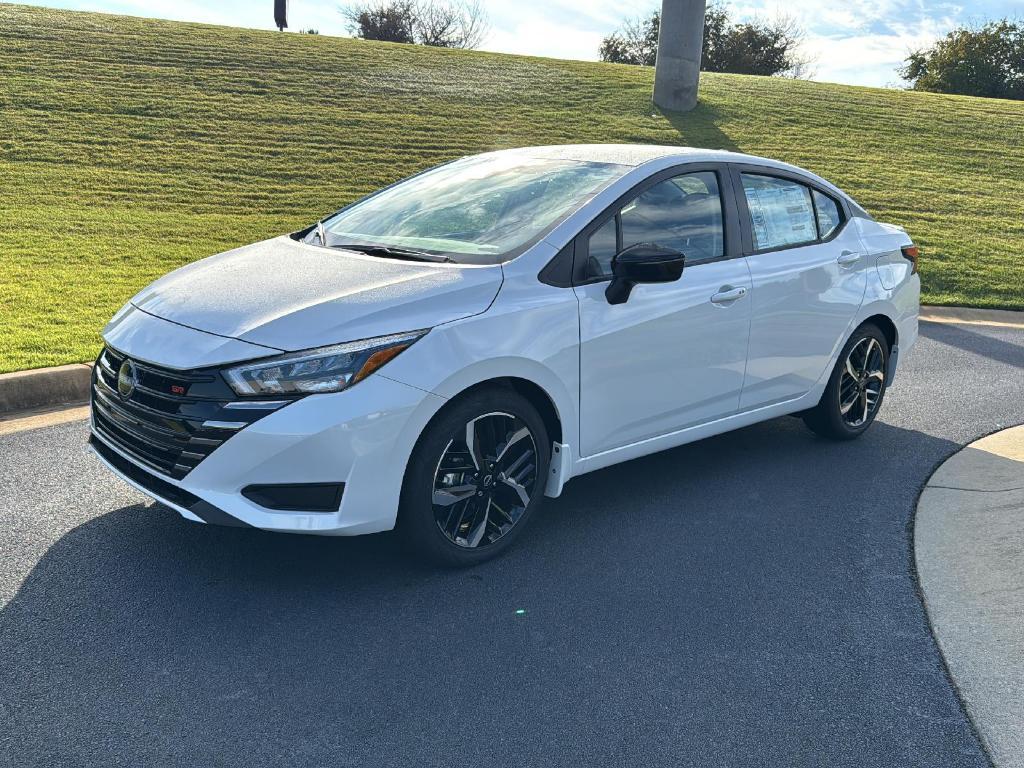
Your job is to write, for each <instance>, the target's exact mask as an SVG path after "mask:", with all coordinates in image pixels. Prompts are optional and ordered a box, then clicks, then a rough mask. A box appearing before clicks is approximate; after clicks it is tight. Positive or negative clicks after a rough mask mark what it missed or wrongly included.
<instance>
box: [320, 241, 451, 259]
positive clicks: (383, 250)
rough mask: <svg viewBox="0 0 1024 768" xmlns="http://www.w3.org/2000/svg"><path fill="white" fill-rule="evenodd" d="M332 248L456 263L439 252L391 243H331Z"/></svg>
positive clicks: (400, 257)
mask: <svg viewBox="0 0 1024 768" xmlns="http://www.w3.org/2000/svg"><path fill="white" fill-rule="evenodd" d="M331 248H341V249H342V250H345V251H358V252H359V253H365V254H368V255H370V256H381V257H383V258H385V259H409V260H411V261H432V262H437V263H449V264H454V263H455V260H454V259H451V258H449V257H448V256H442V255H441V254H438V253H426V252H424V251H414V250H411V249H409V248H396V247H394V246H391V245H363V244H360V243H346V244H343V245H336V244H334V243H331Z"/></svg>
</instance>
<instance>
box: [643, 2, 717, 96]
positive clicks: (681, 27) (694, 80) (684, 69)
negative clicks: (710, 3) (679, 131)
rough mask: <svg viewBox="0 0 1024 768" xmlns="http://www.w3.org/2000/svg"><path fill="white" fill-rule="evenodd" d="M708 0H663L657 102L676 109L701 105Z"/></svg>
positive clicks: (656, 87) (655, 78)
mask: <svg viewBox="0 0 1024 768" xmlns="http://www.w3.org/2000/svg"><path fill="white" fill-rule="evenodd" d="M706 10H707V0H662V3H661V33H660V34H659V35H658V64H657V69H656V70H655V73H654V103H655V104H656V105H657V106H659V107H661V108H662V109H666V110H670V111H672V112H689V111H690V110H691V109H693V108H694V107H696V106H697V86H698V85H699V84H700V54H701V49H702V48H703V46H704V13H705V11H706Z"/></svg>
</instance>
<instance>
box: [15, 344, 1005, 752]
mask: <svg viewBox="0 0 1024 768" xmlns="http://www.w3.org/2000/svg"><path fill="white" fill-rule="evenodd" d="M923 333H924V338H922V340H921V343H920V344H919V346H918V347H917V348H916V349H915V350H914V352H913V354H912V355H910V356H909V357H908V358H906V359H905V360H904V365H903V367H902V370H901V372H900V376H899V379H898V381H897V383H896V386H895V387H894V388H893V389H892V390H891V391H890V393H889V395H888V398H887V401H886V403H885V406H884V408H883V413H882V416H881V421H880V422H879V423H877V424H876V425H875V426H874V427H873V428H872V429H871V430H870V432H869V433H868V434H867V435H866V436H865V437H864V438H863V439H862V440H860V441H858V442H855V443H852V444H833V443H829V442H825V441H823V440H820V439H818V438H816V437H814V436H813V435H812V434H811V433H810V432H808V431H806V430H805V429H804V427H803V425H802V424H801V423H800V422H799V421H797V420H795V419H789V418H786V419H780V420H776V421H772V422H769V423H767V424H762V425H758V426H755V427H751V428H748V429H745V430H742V431H739V432H736V433H733V434H730V435H725V436H722V437H718V438H714V439H711V440H707V441H704V442H700V443H696V444H694V445H690V446H686V447H683V448H680V449H676V450H673V451H669V452H666V453H663V454H660V455H657V456H652V457H649V458H645V459H641V460H637V461H634V462H631V463H628V464H625V465H622V466H618V467H614V468H611V469H608V470H604V471H602V472H598V473H595V474H592V475H589V476H585V477H582V478H578V479H576V480H574V481H572V482H571V483H570V484H569V485H568V486H567V488H566V493H565V495H564V496H563V497H562V498H561V499H560V500H558V501H555V502H551V503H549V504H548V505H547V507H546V508H545V510H544V514H543V515H542V516H540V517H538V518H537V519H536V521H535V523H536V525H535V527H534V530H533V531H532V535H527V536H524V537H523V539H522V540H521V543H520V545H519V546H518V548H517V549H516V550H514V551H513V552H512V553H510V554H509V555H508V556H507V557H505V558H503V559H501V560H499V561H498V562H494V563H490V564H487V565H485V566H483V567H480V568H477V569H475V570H472V571H468V572H456V573H452V572H435V571H430V570H426V569H424V568H422V567H418V566H414V565H411V564H409V563H407V562H406V561H404V560H403V559H402V557H401V555H400V552H399V550H398V548H397V546H396V545H395V542H394V541H393V540H392V538H391V537H390V536H387V535H381V536H374V537H368V538H362V539H350V540H336V539H318V538H306V537H294V536H280V535H271V534H265V533H262V532H259V531H246V530H240V529H226V528H213V527H204V526H200V525H197V524H192V523H188V522H186V521H184V520H181V519H179V518H178V517H177V515H175V514H174V513H172V512H169V511H167V510H165V509H163V508H161V507H158V506H155V505H152V504H150V503H148V502H146V501H145V500H144V499H143V497H141V496H140V495H138V494H136V493H135V492H134V491H131V490H130V489H128V488H127V487H125V486H124V485H122V484H121V483H120V482H118V481H117V480H115V479H113V478H112V477H111V476H110V475H108V474H107V472H106V471H105V470H104V469H103V468H101V466H100V465H99V464H98V462H96V461H95V459H93V458H92V457H91V456H89V455H87V454H86V452H85V449H84V441H85V436H86V429H85V425H84V424H83V423H76V424H68V425H63V426H58V427H53V428H50V429H44V430H37V431H32V432H23V433H20V434H15V435H10V436H7V437H4V438H0V542H2V544H0V553H2V558H0V606H2V608H0V765H4V766H18V767H19V768H21V767H22V766H36V765H38V766H55V765H76V766H77V765H83V766H86V765H87V766H112V765H132V766H137V765H161V766H173V765H202V766H212V765H217V766H221V765H223V766H235V765H239V766H246V768H254V767H255V766H265V765H266V766H284V765H303V766H312V765H317V766H320V765H331V766H349V765H352V766H373V767H374V768H379V767H382V766H413V765H415V766H428V765H436V766H453V765H460V766H485V765H486V766H505V765H508V766H546V765H552V766H556V765H557V766H570V765H573V766H575V765H581V766H584V765H585V766H616V767H622V766H644V767H645V768H646V767H648V766H701V768H708V767H710V766H748V765H749V766H775V765H778V766H787V767H791V766H858V768H863V767H864V766H872V767H875V766H898V768H909V767H910V766H924V767H927V768H941V767H942V766H985V765H987V760H986V758H985V756H984V754H983V753H982V751H981V748H980V746H979V744H978V741H977V739H976V737H975V735H974V734H973V732H972V730H971V726H970V724H969V722H968V720H967V719H966V717H965V715H964V713H963V710H962V708H961V706H960V703H959V701H958V699H957V696H956V694H955V691H954V689H953V688H952V686H951V685H950V683H949V681H948V679H947V677H946V674H945V671H944V669H943V664H942V661H941V658H940V656H939V654H938V651H937V649H936V646H935V643H934V641H933V639H932V636H931V634H930V631H929V629H928V624H927V620H926V617H925V613H924V610H923V608H922V605H921V602H920V600H919V598H918V594H917V591H916V589H917V588H916V581H915V577H914V574H913V571H912V556H911V551H912V550H911V541H910V537H911V531H912V527H911V525H910V523H911V518H912V514H913V510H914V506H915V501H916V498H917V494H918V491H919V490H920V488H921V487H922V486H923V484H924V482H925V480H926V479H927V477H928V475H929V474H930V472H931V471H932V469H933V468H934V467H935V466H936V465H937V464H938V463H940V462H941V461H942V460H943V459H945V458H946V457H948V456H949V455H951V454H952V453H953V452H955V451H956V450H957V449H958V448H959V447H960V446H961V445H963V444H965V443H967V442H970V441H971V440H973V439H974V438H977V437H978V436H980V435H982V434H985V433H987V432H991V431H993V430H995V429H997V428H1000V427H1003V426H1008V425H1011V424H1017V423H1021V422H1024V331H1021V330H1011V329H998V328H981V327H969V326H948V325H925V326H923ZM520 610H522V611H525V613H522V614H518V613H517V612H518V611H520Z"/></svg>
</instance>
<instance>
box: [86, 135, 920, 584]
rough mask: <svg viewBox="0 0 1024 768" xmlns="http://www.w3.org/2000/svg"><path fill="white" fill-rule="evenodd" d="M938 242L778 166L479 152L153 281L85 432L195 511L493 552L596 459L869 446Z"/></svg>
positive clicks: (637, 152)
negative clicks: (810, 435)
mask: <svg viewBox="0 0 1024 768" xmlns="http://www.w3.org/2000/svg"><path fill="white" fill-rule="evenodd" d="M917 255H918V253H917V249H916V247H915V246H914V244H913V242H912V241H911V239H910V238H909V237H908V236H907V234H906V233H905V232H904V231H903V230H902V229H900V228H899V227H895V226H891V225H887V224H880V223H878V222H876V221H875V220H874V219H872V218H871V216H869V215H868V214H867V213H866V212H865V211H864V210H863V209H862V208H861V207H860V206H859V205H857V203H856V202H854V201H853V199H851V198H850V197H849V196H848V195H846V194H844V193H843V192H842V191H841V190H839V189H838V188H836V187H835V186H833V185H832V184H830V183H828V182H827V181H825V180H823V179H821V178H819V177H817V176H815V175H813V174H811V173H808V172H807V171H804V170H801V169H799V168H795V167H793V166H790V165H786V164H783V163H779V162H775V161H772V160H765V159H762V158H757V157H751V156H747V155H740V154H734V153H729V152H714V151H705V150H698V149H683V148H679V147H653V146H613V145H594V146H558V147H535V148H526V149H516V150H508V151H501V152H492V153H488V154H483V155H478V156H474V157H467V158H464V159H462V160H458V161H455V162H452V163H448V164H446V165H442V166H440V167H438V168H434V169H431V170H428V171H426V172H424V173H421V174H419V175H417V176H414V177H412V178H410V179H407V180H405V181H401V182H399V183H397V184H395V185H393V186H390V187H388V188H386V189H383V190H381V191H379V192H377V193H375V194H372V195H370V196H369V197H366V198H364V199H362V200H360V201H358V202H356V203H353V204H352V205H350V206H348V207H347V208H344V209H342V210H341V211H338V212H337V213H335V214H332V215H331V216H328V217H326V218H324V219H323V220H322V221H320V222H317V223H316V224H315V225H312V226H310V227H309V228H308V229H306V230H304V231H302V232H298V233H295V234H293V235H287V236H281V237H277V238H275V239H272V240H268V241H266V242H262V243H257V244H255V245H251V246H247V247H244V248H239V249H237V250H234V251H230V252H228V253H224V254H220V255H218V256H213V257H211V258H208V259H205V260H203V261H199V262H197V263H194V264H191V265H189V266H186V267H184V268H182V269H179V270H178V271H176V272H173V273H171V274H169V275H167V276H166V277H164V278H162V279H160V280H158V281H156V282H155V283H153V284H152V285H150V286H149V287H148V288H146V289H145V290H143V291H142V292H141V293H139V294H138V295H137V296H136V297H134V298H133V299H132V300H131V301H130V302H129V303H128V304H126V305H125V307H124V308H123V309H121V310H120V311H119V312H118V313H117V315H116V316H115V317H114V318H113V320H112V321H111V322H110V324H109V325H108V326H107V328H106V329H105V330H104V333H103V338H104V341H105V347H104V349H103V352H102V353H101V354H100V357H99V359H98V361H97V365H96V367H95V374H94V387H93V400H92V404H93V411H92V435H91V438H90V442H91V445H92V447H93V450H94V451H95V452H96V454H97V455H98V456H99V457H100V459H101V460H102V461H103V462H105V463H106V464H107V465H108V466H109V467H110V468H111V469H112V470H113V471H114V472H115V473H117V474H118V475H119V476H121V477H122V478H123V479H124V480H126V481H127V482H129V483H130V484H132V485H133V486H135V487H136V488H138V489H140V490H141V491H143V492H144V493H146V494H148V495H149V496H151V497H153V498H155V499H157V500H158V501H160V502H162V503H163V504H165V505H167V506H169V507H171V508H173V509H175V510H177V511H178V512H179V513H180V514H181V515H183V516H184V517H186V518H188V519H190V520H194V521H198V522H207V523H218V524H227V525H240V526H253V527H257V528H261V529H264V530H269V531H285V532H294V533H316V534H333V535H354V534H363V533H372V532H376V531H384V530H389V529H391V528H395V527H397V528H398V530H399V531H400V532H401V534H402V535H403V537H404V538H405V540H406V541H407V542H408V543H409V544H411V545H412V547H413V548H414V549H416V550H417V551H418V552H420V553H423V554H425V555H427V556H429V557H431V558H433V559H434V560H437V561H441V562H444V563H449V564H459V565H466V564H472V563H476V562H479V561H481V560H484V559H486V558H489V557H491V556H493V555H495V554H497V553H499V552H501V551H502V550H504V549H506V548H507V547H508V546H509V545H510V544H512V542H513V541H514V540H515V539H516V537H517V536H518V535H519V534H520V533H521V532H522V530H523V529H524V527H525V526H526V524H527V523H528V521H529V519H530V518H531V517H532V516H533V515H535V514H536V513H537V508H538V506H539V505H540V502H541V500H542V497H544V496H549V497H557V496H558V495H559V494H560V493H561V491H562V488H563V486H564V485H565V483H566V482H567V481H568V480H569V479H570V478H573V477H577V476H579V475H582V474H585V473H587V472H590V471H593V470H595V469H600V468H602V467H607V466H609V465H612V464H616V463H618V462H621V461H626V460H628V459H633V458H636V457H638V456H643V455H645V454H649V453H653V452H655V451H661V450H665V449H666V448H672V447H674V446H678V445H681V444H683V443H687V442H691V441H693V440H699V439H701V438H704V437H708V436H709V435H715V434H718V433H721V432H726V431H728V430H732V429H737V428H739V427H744V426H747V425H749V424H753V423H755V422H759V421H764V420H766V419H773V418H775V417H777V416H782V415H785V414H797V413H799V414H802V415H803V418H804V420H805V421H806V423H807V425H808V426H809V427H810V428H811V429H813V430H814V431H815V432H817V433H818V434H820V435H822V436H824V437H830V438H836V439H841V440H845V439H850V438H855V437H858V436H859V435H861V434H863V432H864V431H865V430H866V429H867V428H868V427H869V426H870V425H871V423H872V421H873V420H874V419H875V417H876V416H877V414H878V411H879V408H880V407H881V405H882V400H883V398H884V396H885V392H886V388H887V387H888V386H889V385H890V384H891V383H892V379H893V376H894V374H895V372H896V366H897V359H898V355H899V353H900V351H902V352H903V353H906V351H907V350H908V349H909V347H910V346H911V345H912V344H913V343H914V341H915V339H916V337H917V316H918V303H919V294H920V281H919V278H918V275H917Z"/></svg>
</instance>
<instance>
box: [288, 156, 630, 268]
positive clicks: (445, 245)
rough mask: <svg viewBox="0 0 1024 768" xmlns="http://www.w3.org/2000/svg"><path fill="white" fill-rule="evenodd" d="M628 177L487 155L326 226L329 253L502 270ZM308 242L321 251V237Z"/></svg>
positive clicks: (596, 166) (358, 206)
mask: <svg viewBox="0 0 1024 768" xmlns="http://www.w3.org/2000/svg"><path fill="white" fill-rule="evenodd" d="M627 171H629V168H628V167H625V166H621V165H615V164H612V163H594V162H580V161H575V160H562V159H551V158H533V157H527V156H523V155H518V154H509V155H503V154H498V155H490V156H488V155H482V156H477V157H470V158H466V159H464V160H459V161H457V162H454V163H450V164H448V165H444V166H441V167H439V168H435V169H433V170H431V171H427V172H426V173H423V174H420V175H419V176H414V177H413V178H411V179H408V180H407V181H404V182H401V183H399V184H397V185H395V186H393V187H391V188H390V189H386V190H384V191H383V192H380V193H378V194H376V195H373V196H371V197H368V198H366V199H364V200H361V201H360V202H358V203H355V204H354V205H352V206H350V207H349V208H347V209H345V210H343V211H341V212H340V213H338V214H337V215H335V216H333V217H331V218H329V219H326V220H325V221H324V230H325V234H326V236H327V237H326V241H327V242H326V243H325V244H326V245H330V246H333V247H343V246H344V245H363V246H372V245H378V246H386V247H389V248H396V249H397V248H401V249H407V250H415V251H421V252H425V253H430V254H437V255H443V256H447V257H449V258H450V259H451V260H452V261H455V262H459V263H465V264H497V263H501V262H502V261H507V260H508V259H509V258H512V257H513V256H516V255H518V254H519V253H521V252H522V250H523V249H524V248H525V247H528V246H529V245H531V244H532V243H534V242H536V241H537V240H538V239H539V238H540V237H542V236H543V235H544V233H545V232H546V231H548V230H549V229H550V228H551V227H553V226H554V225H556V224H557V223H559V222H560V221H561V220H563V219H564V218H565V217H566V216H568V215H569V214H571V213H572V212H573V211H575V210H577V209H578V208H579V207H580V206H581V205H583V204H584V203H585V202H586V201H587V200H589V199H590V198H591V197H592V196H593V195H595V194H597V193H598V192H599V191H601V190H602V189H604V188H605V187H606V186H608V185H609V184H610V183H611V182H613V181H614V180H615V179H617V178H618V177H620V176H622V175H624V174H625V173H626V172H627ZM307 242H310V243H314V244H320V241H319V240H318V235H317V233H316V232H311V233H310V235H309V236H308V237H307Z"/></svg>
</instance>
